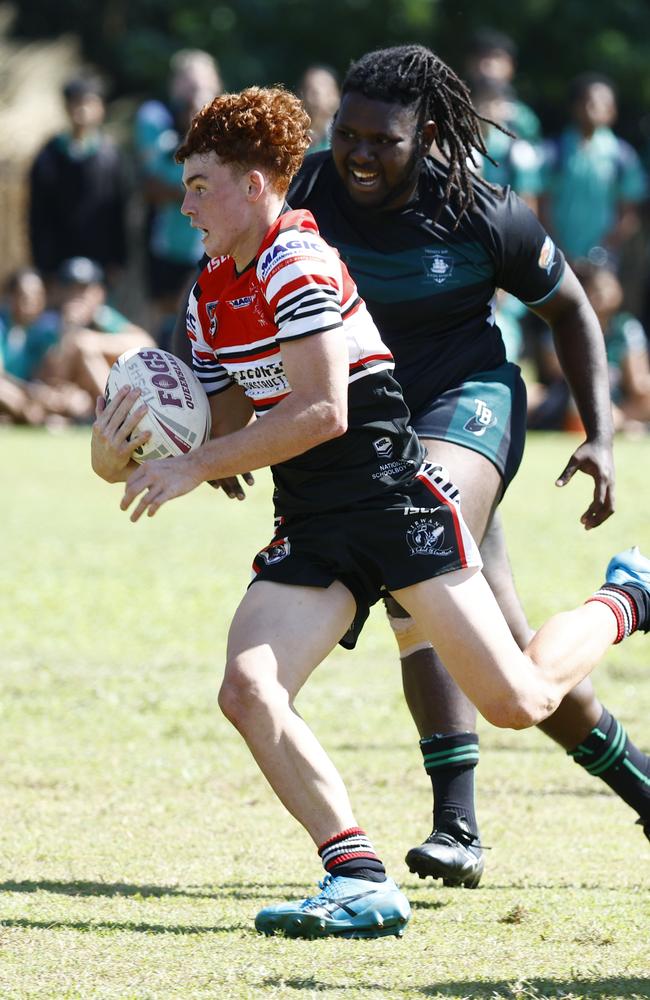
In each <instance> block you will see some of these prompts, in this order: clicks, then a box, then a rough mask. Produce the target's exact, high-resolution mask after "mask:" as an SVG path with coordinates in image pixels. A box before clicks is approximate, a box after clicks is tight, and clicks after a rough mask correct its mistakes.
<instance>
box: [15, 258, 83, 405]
mask: <svg viewBox="0 0 650 1000" xmlns="http://www.w3.org/2000/svg"><path fill="white" fill-rule="evenodd" d="M5 292H6V300H5V302H4V304H3V305H2V307H0V422H3V421H5V420H8V421H10V422H12V423H26V424H46V423H49V422H51V421H52V420H57V421H59V422H60V421H67V420H83V419H84V418H86V417H90V415H91V414H92V400H91V398H90V396H89V395H87V393H86V392H84V391H83V390H82V389H80V388H79V387H77V386H75V385H70V384H69V383H66V382H63V381H58V380H57V381H56V382H55V384H50V383H48V379H47V376H46V374H45V369H46V367H47V363H48V359H49V357H50V354H51V352H52V351H55V350H56V349H57V345H58V344H59V339H60V320H59V317H58V316H57V315H56V313H54V312H47V311H46V310H45V286H44V284H43V280H42V278H41V276H40V274H39V273H38V271H36V270H34V269H33V268H29V267H26V268H21V269H20V270H19V271H16V272H15V273H14V274H12V275H11V277H10V278H9V280H8V281H7V284H6V287H5Z"/></svg>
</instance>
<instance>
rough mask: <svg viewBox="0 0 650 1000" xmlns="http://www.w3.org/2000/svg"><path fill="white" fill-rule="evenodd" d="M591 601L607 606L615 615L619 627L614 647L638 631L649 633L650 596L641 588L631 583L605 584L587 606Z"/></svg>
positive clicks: (587, 602)
mask: <svg viewBox="0 0 650 1000" xmlns="http://www.w3.org/2000/svg"><path fill="white" fill-rule="evenodd" d="M591 601H598V602H599V603H601V604H606V605H607V607H608V608H609V609H610V611H611V612H612V613H613V614H614V617H615V618H616V624H617V626H618V630H617V633H616V638H615V639H614V645H616V643H618V642H622V641H623V639H626V638H627V637H628V635H631V634H632V632H636V630H637V629H640V630H641V631H642V632H647V631H648V629H649V628H650V595H649V594H647V593H646V591H645V590H643V589H642V588H641V587H635V586H634V585H633V584H631V583H622V584H614V583H604V584H603V586H602V587H601V588H600V590H597V591H596V593H595V594H594V595H593V596H592V597H589V598H587V600H586V601H585V604H589V603H590V602H591Z"/></svg>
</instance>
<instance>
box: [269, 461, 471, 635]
mask: <svg viewBox="0 0 650 1000" xmlns="http://www.w3.org/2000/svg"><path fill="white" fill-rule="evenodd" d="M280 521H281V523H280V524H279V527H278V528H277V530H276V532H275V535H274V536H273V539H272V541H271V542H270V543H269V544H268V545H267V546H266V547H265V548H263V549H262V550H261V551H260V552H258V553H257V555H256V556H255V559H254V560H253V574H254V575H253V580H252V581H251V582H252V583H253V582H256V581H257V580H268V581H272V582H276V583H285V584H293V585H295V586H303V587H323V588H325V587H329V586H330V584H332V583H333V582H334V580H340V581H341V583H343V584H345V586H346V587H347V588H348V590H350V592H351V593H352V595H353V597H354V598H355V601H356V604H357V611H356V615H355V618H354V621H353V622H352V624H351V626H350V629H349V630H348V631H347V632H346V633H345V635H344V636H343V637H342V639H341V640H340V643H341V645H342V646H345V647H346V649H352V648H353V647H354V646H355V644H356V641H357V639H358V637H359V634H360V632H361V629H362V628H363V625H364V622H365V621H366V619H367V617H368V614H369V609H370V606H371V605H372V604H374V603H375V602H376V601H378V600H379V598H380V597H381V596H382V594H384V593H386V592H387V591H388V592H390V591H393V590H399V589H401V588H402V587H410V586H411V585H412V584H415V583H421V582H422V581H423V580H429V579H431V578H432V577H435V576H440V575H441V574H443V573H450V572H452V571H453V570H457V569H464V568H466V567H471V566H475V567H479V568H480V567H481V566H482V562H481V557H480V554H479V551H478V546H477V545H476V543H475V541H474V539H473V538H472V535H471V534H470V532H469V529H468V528H467V526H466V524H465V522H464V520H463V516H462V513H461V509H460V497H459V493H458V489H457V488H456V487H455V486H454V484H453V483H451V482H450V481H449V478H448V475H447V472H446V470H445V469H443V468H442V467H441V466H439V465H432V464H431V463H428V462H425V463H424V465H422V466H421V467H420V469H419V470H418V472H417V474H416V476H415V477H414V478H413V480H412V481H411V482H410V483H409V484H407V486H406V487H405V488H403V489H402V490H400V491H399V492H392V493H385V494H382V495H381V496H379V497H375V498H373V499H372V500H369V501H365V502H363V503H359V504H355V505H354V506H352V507H347V508H345V509H343V510H335V511H329V512H327V513H322V514H319V513H314V514H311V513H309V514H300V515H293V516H291V517H288V518H284V519H282V518H281V519H280Z"/></svg>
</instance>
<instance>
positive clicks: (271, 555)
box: [259, 538, 291, 566]
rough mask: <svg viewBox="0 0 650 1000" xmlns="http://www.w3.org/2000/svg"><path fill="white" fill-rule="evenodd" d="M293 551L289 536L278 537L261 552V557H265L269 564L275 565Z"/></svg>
mask: <svg viewBox="0 0 650 1000" xmlns="http://www.w3.org/2000/svg"><path fill="white" fill-rule="evenodd" d="M290 552H291V543H290V542H289V539H288V538H276V539H275V540H274V541H273V542H271V544H270V545H267V546H266V548H265V549H262V551H261V552H260V553H259V558H260V559H263V560H264V562H265V563H266V565H267V566H274V565H275V564H276V563H279V562H282V560H283V559H286V558H287V556H288V555H289V553H290Z"/></svg>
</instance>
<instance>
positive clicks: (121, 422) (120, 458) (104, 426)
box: [90, 386, 151, 483]
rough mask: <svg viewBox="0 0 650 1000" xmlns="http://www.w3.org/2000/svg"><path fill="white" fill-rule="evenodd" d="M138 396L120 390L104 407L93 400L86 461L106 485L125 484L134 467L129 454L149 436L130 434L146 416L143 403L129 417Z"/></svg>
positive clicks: (102, 402) (100, 400)
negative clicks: (92, 417) (92, 419)
mask: <svg viewBox="0 0 650 1000" xmlns="http://www.w3.org/2000/svg"><path fill="white" fill-rule="evenodd" d="M139 396H140V390H139V389H129V388H128V386H122V388H121V389H120V390H119V392H118V393H117V395H116V396H115V398H114V399H112V400H111V401H110V403H108V404H107V403H106V400H105V399H104V397H103V396H98V397H97V403H96V405H95V422H94V424H93V427H92V439H91V444H90V461H91V465H92V468H93V471H94V472H96V473H97V475H98V476H99V477H100V478H101V479H105V480H106V482H107V483H119V482H125V480H126V478H127V475H128V472H129V471H131V468H132V466H133V465H134V464H135V463H133V462H132V456H133V452H134V451H135V450H136V448H139V447H140V445H142V444H144V443H145V442H146V441H148V440H149V438H150V436H151V434H150V432H149V431H143V432H142V433H140V434H135V433H134V431H135V429H136V428H137V426H138V424H139V422H140V420H142V417H143V416H144V415H145V413H146V412H147V405H146V403H143V404H142V405H141V406H136V407H135V408H134V410H133V412H132V413H131V408H132V407H134V404H136V403H137V401H138V398H139Z"/></svg>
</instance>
